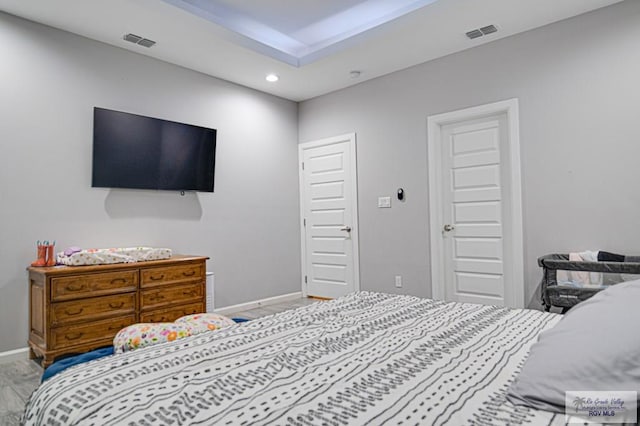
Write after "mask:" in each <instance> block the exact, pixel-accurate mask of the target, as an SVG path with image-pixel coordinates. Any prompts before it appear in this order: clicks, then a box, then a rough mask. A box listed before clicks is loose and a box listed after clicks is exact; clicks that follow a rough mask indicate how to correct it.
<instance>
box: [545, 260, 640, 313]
mask: <svg viewBox="0 0 640 426" xmlns="http://www.w3.org/2000/svg"><path fill="white" fill-rule="evenodd" d="M538 265H539V266H540V267H542V280H541V282H540V288H541V295H542V304H543V305H544V307H545V308H547V309H548V308H550V307H551V306H559V307H572V306H574V305H577V304H578V303H580V302H582V301H583V300H586V299H588V298H590V297H591V296H593V295H594V294H596V293H597V292H599V291H601V290H602V289H603V288H606V286H609V285H613V284H617V283H619V282H622V281H625V280H629V279H632V278H636V277H634V275H637V274H640V263H637V262H577V261H572V260H569V255H568V254H548V255H545V256H542V257H540V258H539V259H538ZM558 271H578V272H597V273H601V274H602V285H601V286H597V287H573V286H566V285H559V284H558V279H557V273H558Z"/></svg>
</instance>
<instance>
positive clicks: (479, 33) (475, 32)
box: [466, 30, 484, 40]
mask: <svg viewBox="0 0 640 426" xmlns="http://www.w3.org/2000/svg"><path fill="white" fill-rule="evenodd" d="M466 34H467V37H469V38H470V39H472V40H473V39H474V38H478V37H482V36H483V35H484V34H482V31H480V30H473V31H469V32H467V33H466Z"/></svg>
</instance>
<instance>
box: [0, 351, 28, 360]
mask: <svg viewBox="0 0 640 426" xmlns="http://www.w3.org/2000/svg"><path fill="white" fill-rule="evenodd" d="M21 359H29V348H20V349H14V350H12V351H6V352H0V364H5V363H7V362H13V361H19V360H21Z"/></svg>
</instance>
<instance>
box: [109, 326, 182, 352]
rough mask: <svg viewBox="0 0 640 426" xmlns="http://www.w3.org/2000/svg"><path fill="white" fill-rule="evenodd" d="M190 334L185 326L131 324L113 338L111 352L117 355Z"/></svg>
mask: <svg viewBox="0 0 640 426" xmlns="http://www.w3.org/2000/svg"><path fill="white" fill-rule="evenodd" d="M191 334H192V332H191V328H190V327H189V326H188V325H186V324H176V323H173V322H156V323H139V324H133V325H130V326H128V327H125V328H123V329H122V330H120V331H119V332H118V334H116V337H114V338H113V350H114V352H115V353H117V354H119V353H123V352H126V351H130V350H133V349H138V348H144V347H146V346H151V345H155V344H158V343H164V342H171V341H174V340H176V339H179V338H182V337H187V336H191Z"/></svg>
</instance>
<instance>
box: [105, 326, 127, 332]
mask: <svg viewBox="0 0 640 426" xmlns="http://www.w3.org/2000/svg"><path fill="white" fill-rule="evenodd" d="M125 327H126V325H122V324H120V325H115V326H113V325H110V326H109V331H114V330H118V331H120V330H122V329H123V328H125Z"/></svg>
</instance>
